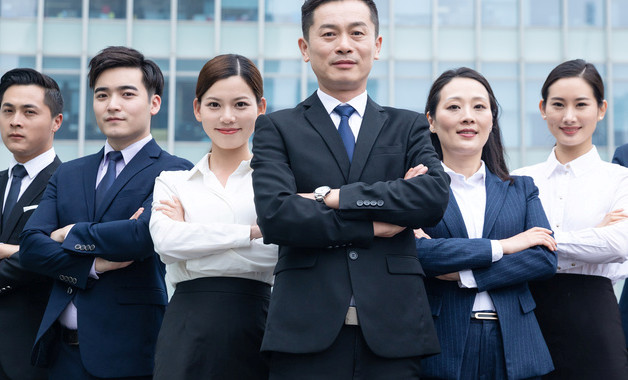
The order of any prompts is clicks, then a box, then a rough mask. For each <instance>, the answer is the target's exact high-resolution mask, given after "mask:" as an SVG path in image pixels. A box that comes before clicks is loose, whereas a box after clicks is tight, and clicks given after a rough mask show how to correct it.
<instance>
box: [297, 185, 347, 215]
mask: <svg viewBox="0 0 628 380" xmlns="http://www.w3.org/2000/svg"><path fill="white" fill-rule="evenodd" d="M297 195H298V196H300V197H303V198H305V199H311V200H313V201H315V200H316V197H314V193H297ZM324 203H325V205H326V206H327V207H329V208H333V209H336V210H338V208H340V189H331V191H330V192H329V194H327V196H326V197H325V201H324Z"/></svg>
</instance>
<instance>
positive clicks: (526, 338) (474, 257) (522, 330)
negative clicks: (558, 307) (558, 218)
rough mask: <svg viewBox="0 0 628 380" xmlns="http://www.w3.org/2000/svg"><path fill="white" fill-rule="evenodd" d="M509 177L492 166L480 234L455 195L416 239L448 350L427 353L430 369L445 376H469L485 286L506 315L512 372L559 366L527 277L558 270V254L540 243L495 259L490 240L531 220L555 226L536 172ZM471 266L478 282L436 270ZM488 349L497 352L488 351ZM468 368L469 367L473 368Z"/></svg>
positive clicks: (502, 320)
mask: <svg viewBox="0 0 628 380" xmlns="http://www.w3.org/2000/svg"><path fill="white" fill-rule="evenodd" d="M514 178H515V181H514V183H512V184H511V183H510V181H502V180H501V179H500V178H499V177H497V176H496V175H495V174H493V173H491V172H490V171H489V170H488V169H487V170H486V180H485V184H486V209H485V212H484V227H483V231H482V238H481V239H469V236H468V235H467V227H466V226H465V223H464V219H463V218H462V214H461V213H460V208H459V207H458V203H457V202H456V199H455V197H454V196H453V194H450V196H449V207H447V211H446V212H445V216H444V217H443V220H441V222H440V223H438V225H436V227H434V228H426V229H425V232H426V233H427V234H428V235H429V236H430V237H431V238H432V239H419V240H417V243H416V246H417V252H418V256H419V259H420V260H421V263H422V264H423V267H424V268H425V272H426V273H427V275H428V277H429V278H428V279H427V281H426V284H425V286H426V287H427V295H428V297H429V300H430V306H431V308H432V315H433V316H434V323H435V325H436V331H437V332H438V337H439V338H440V343H441V347H442V348H443V350H442V353H440V354H439V355H435V356H432V357H430V358H427V359H425V360H423V362H422V363H421V366H422V368H423V375H424V376H426V377H434V378H439V379H460V378H466V376H465V374H462V373H460V369H461V366H462V358H463V354H464V350H465V342H466V340H467V332H468V331H469V325H470V323H471V318H470V317H471V311H472V309H473V303H474V301H475V296H476V295H477V294H478V291H488V292H489V296H490V297H491V300H492V301H493V304H494V305H495V310H496V312H497V314H498V317H499V327H500V331H501V334H502V340H503V344H504V357H505V361H506V371H507V373H508V379H527V378H531V377H535V376H540V375H544V374H546V373H548V372H550V371H551V370H552V369H554V367H553V365H552V358H551V356H550V353H549V350H548V349H547V345H546V344H545V340H544V339H543V335H542V334H541V329H540V327H539V324H538V323H537V321H536V317H535V316H534V312H533V311H534V309H535V307H536V304H535V302H534V299H533V298H532V294H531V293H530V290H529V289H528V281H532V280H538V279H543V278H548V277H551V276H553V275H554V273H556V255H555V254H554V253H553V252H550V251H549V250H548V249H547V248H545V247H543V246H534V247H531V248H528V249H526V250H523V251H521V252H517V253H514V254H511V255H504V256H503V257H502V259H501V260H499V261H496V262H494V263H493V262H492V261H493V255H492V249H491V242H490V241H491V240H500V239H507V238H510V237H512V236H515V235H517V234H519V233H521V232H523V231H527V230H529V229H530V228H532V227H544V228H547V229H549V228H550V226H549V222H548V221H547V217H546V216H545V212H544V211H543V206H542V205H541V200H540V199H539V197H538V194H539V191H538V189H537V188H536V186H535V185H534V181H533V180H532V178H530V177H523V176H522V177H514ZM465 269H472V270H473V276H474V277H475V280H476V282H477V285H478V287H477V288H471V289H466V288H460V286H459V285H458V282H457V281H443V280H439V279H437V278H435V276H437V275H441V274H446V273H452V272H459V271H461V270H465ZM487 354H493V353H492V352H489V353H487ZM467 375H468V374H467Z"/></svg>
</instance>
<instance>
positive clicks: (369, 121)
mask: <svg viewBox="0 0 628 380" xmlns="http://www.w3.org/2000/svg"><path fill="white" fill-rule="evenodd" d="M387 120H388V115H387V114H386V112H385V111H384V109H383V108H382V107H380V106H379V105H378V104H377V103H375V102H374V101H373V100H371V98H368V100H367V103H366V109H365V110H364V117H363V118H362V125H361V126H360V133H359V134H358V140H357V142H356V144H355V151H354V153H353V161H352V162H351V169H350V171H349V183H352V182H357V181H358V180H359V179H360V176H361V175H362V171H363V170H364V166H365V165H366V161H367V160H368V158H369V154H370V153H371V149H372V148H373V144H375V140H376V139H377V136H379V132H380V131H381V130H382V127H383V126H384V124H385V123H386V121H387Z"/></svg>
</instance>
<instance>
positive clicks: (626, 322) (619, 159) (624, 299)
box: [613, 144, 628, 346]
mask: <svg viewBox="0 0 628 380" xmlns="http://www.w3.org/2000/svg"><path fill="white" fill-rule="evenodd" d="M613 163H615V164H619V165H621V166H626V167H628V144H624V145H622V146H620V147H619V148H617V150H615V154H614V155H613ZM619 310H620V312H621V323H622V324H623V326H624V335H625V337H626V346H628V280H627V281H626V282H624V290H623V291H622V292H621V299H620V300H619Z"/></svg>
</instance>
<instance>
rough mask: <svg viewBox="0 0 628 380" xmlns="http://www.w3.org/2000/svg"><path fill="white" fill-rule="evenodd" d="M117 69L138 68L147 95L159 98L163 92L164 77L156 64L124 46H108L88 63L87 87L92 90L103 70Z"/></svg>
mask: <svg viewBox="0 0 628 380" xmlns="http://www.w3.org/2000/svg"><path fill="white" fill-rule="evenodd" d="M117 67H131V68H138V69H140V70H141V71H142V82H143V83H144V86H145V87H146V91H147V92H148V94H149V95H153V94H156V95H159V96H161V95H162V94H163V91H164V75H163V74H162V73H161V69H160V68H159V66H157V64H156V63H155V62H153V61H151V60H150V59H146V58H144V55H143V54H142V53H140V52H139V51H137V50H135V49H132V48H128V47H125V46H109V47H108V48H105V49H103V50H101V51H100V52H99V53H98V54H97V55H96V56H94V58H92V59H91V61H89V74H88V78H89V87H90V88H91V89H94V85H95V84H96V80H97V79H98V77H99V76H100V74H102V73H103V71H105V70H109V69H114V68H117Z"/></svg>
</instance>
